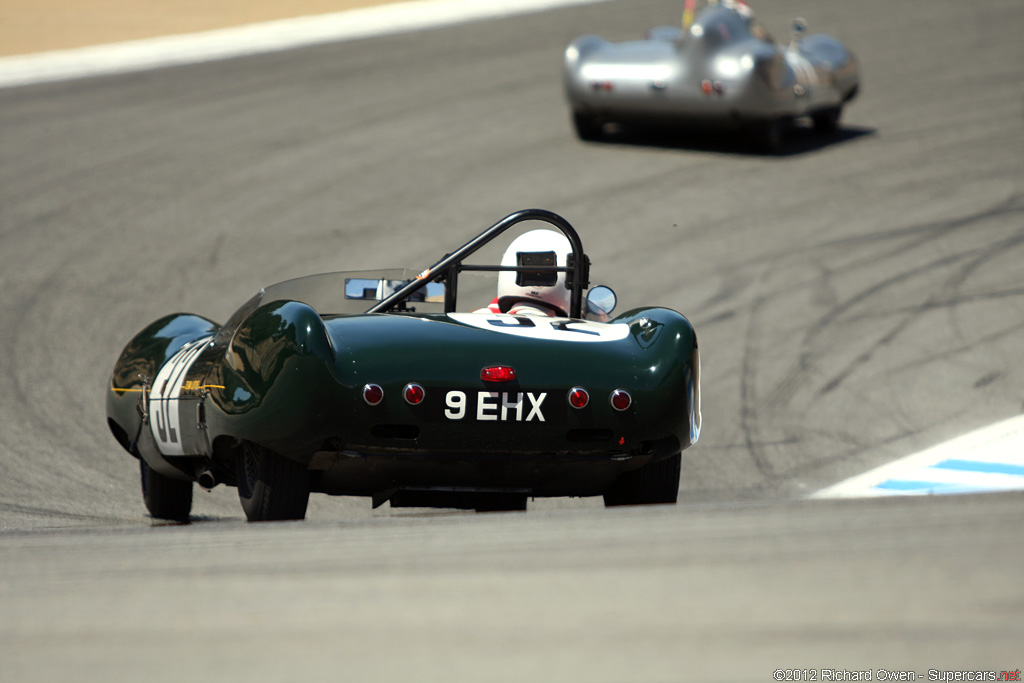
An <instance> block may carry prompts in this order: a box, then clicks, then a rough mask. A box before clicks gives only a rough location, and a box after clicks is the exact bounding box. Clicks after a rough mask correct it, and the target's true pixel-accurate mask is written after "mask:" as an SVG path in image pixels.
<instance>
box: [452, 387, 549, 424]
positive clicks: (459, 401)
mask: <svg viewBox="0 0 1024 683" xmlns="http://www.w3.org/2000/svg"><path fill="white" fill-rule="evenodd" d="M558 407H560V402H559V401H557V400H556V399H555V397H554V396H553V394H552V393H551V392H550V391H485V390H479V389H452V390H449V391H447V392H445V395H444V407H443V410H442V413H441V419H444V420H471V421H474V422H522V423H524V424H527V423H534V424H544V423H548V422H552V421H559V420H561V418H562V417H563V416H562V415H561V414H559V413H560V412H561V411H559V410H558Z"/></svg>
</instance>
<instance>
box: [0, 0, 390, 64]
mask: <svg viewBox="0 0 1024 683" xmlns="http://www.w3.org/2000/svg"><path fill="white" fill-rule="evenodd" d="M387 1H388V0H173V1H172V0H3V2H0V56H6V55H18V54H29V53H33V52H46V51H49V50H63V49H68V48H75V47H85V46H87V45H99V44H102V43H113V42H119V41H123V40H136V39H139V38H152V37H154V36H161V35H169V34H174V33H193V32H196V31H208V30H211V29H218V28H226V27H229V26H240V25H242V24H251V23H255V22H261V21H272V20H274V19H286V18H290V17H298V16H304V15H309V14H327V13H330V12H342V11H344V10H349V9H355V8H357V7H367V6H370V5H381V4H384V3H385V2H387Z"/></svg>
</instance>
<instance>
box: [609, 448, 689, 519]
mask: <svg viewBox="0 0 1024 683" xmlns="http://www.w3.org/2000/svg"><path fill="white" fill-rule="evenodd" d="M682 461H683V455H682V453H676V454H675V455H673V456H671V457H669V458H665V459H664V460H658V461H657V462H652V463H648V464H646V465H644V466H643V467H641V468H640V469H637V470H633V471H632V472H626V473H625V474H623V475H621V476H620V477H619V478H618V480H616V482H615V484H613V485H612V487H611V488H610V489H608V490H607V491H605V494H604V504H605V506H606V507H614V506H617V505H666V504H675V502H676V500H677V499H678V498H679V470H680V468H681V465H682Z"/></svg>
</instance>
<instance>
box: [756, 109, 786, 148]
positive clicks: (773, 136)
mask: <svg viewBox="0 0 1024 683" xmlns="http://www.w3.org/2000/svg"><path fill="white" fill-rule="evenodd" d="M788 124H789V122H788V121H787V120H786V119H784V118H778V119H765V120H764V121H757V122H755V123H752V124H750V135H751V138H752V140H753V142H754V146H755V147H756V148H757V149H758V151H760V152H762V153H764V154H778V153H779V152H781V151H782V143H783V141H784V139H785V137H786V129H787V128H788V127H789V125H788Z"/></svg>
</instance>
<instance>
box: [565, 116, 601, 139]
mask: <svg viewBox="0 0 1024 683" xmlns="http://www.w3.org/2000/svg"><path fill="white" fill-rule="evenodd" d="M572 123H573V126H574V127H575V128H576V135H577V136H578V137H579V139H580V140H600V139H601V138H602V137H604V124H603V123H601V121H599V120H598V119H596V118H594V117H593V116H588V115H586V114H581V113H580V112H578V111H574V112H573V113H572Z"/></svg>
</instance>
